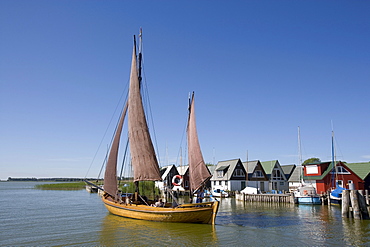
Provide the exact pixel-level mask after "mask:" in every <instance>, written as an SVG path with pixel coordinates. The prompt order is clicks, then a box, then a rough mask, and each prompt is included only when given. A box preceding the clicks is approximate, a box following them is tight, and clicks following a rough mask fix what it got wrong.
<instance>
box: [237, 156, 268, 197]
mask: <svg viewBox="0 0 370 247" xmlns="http://www.w3.org/2000/svg"><path fill="white" fill-rule="evenodd" d="M243 165H244V167H245V169H246V171H247V173H248V179H247V181H246V184H245V186H244V187H243V184H242V189H243V188H245V187H254V188H257V189H258V190H259V191H260V192H262V193H263V192H266V191H267V190H268V188H269V186H268V184H269V179H268V176H267V175H266V173H265V171H264V170H263V167H262V165H261V162H260V161H259V160H254V161H248V162H243Z"/></svg>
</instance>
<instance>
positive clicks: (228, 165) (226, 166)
mask: <svg viewBox="0 0 370 247" xmlns="http://www.w3.org/2000/svg"><path fill="white" fill-rule="evenodd" d="M238 162H240V163H241V164H242V162H241V160H240V159H233V160H225V161H219V162H218V163H217V166H216V169H215V171H214V172H213V174H212V175H213V176H212V178H211V180H227V181H228V180H230V178H231V176H232V173H233V171H234V170H235V167H236V165H237V164H238ZM222 170H226V172H225V174H224V176H223V177H222V178H219V177H217V174H216V173H217V171H222Z"/></svg>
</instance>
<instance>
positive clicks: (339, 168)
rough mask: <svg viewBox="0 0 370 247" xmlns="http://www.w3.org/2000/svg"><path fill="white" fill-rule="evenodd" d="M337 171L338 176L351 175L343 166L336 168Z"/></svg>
mask: <svg viewBox="0 0 370 247" xmlns="http://www.w3.org/2000/svg"><path fill="white" fill-rule="evenodd" d="M336 170H337V174H351V173H350V172H349V171H347V169H346V168H344V167H343V166H337V167H336Z"/></svg>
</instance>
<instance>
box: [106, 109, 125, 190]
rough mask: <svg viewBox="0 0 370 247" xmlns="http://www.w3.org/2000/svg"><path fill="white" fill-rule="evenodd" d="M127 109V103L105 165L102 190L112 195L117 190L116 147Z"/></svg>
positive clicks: (117, 146) (117, 147)
mask: <svg viewBox="0 0 370 247" xmlns="http://www.w3.org/2000/svg"><path fill="white" fill-rule="evenodd" d="M126 111H127V103H126V105H125V108H124V109H123V111H122V115H121V118H120V120H119V123H118V126H117V129H116V133H115V136H114V139H113V143H112V147H111V149H110V152H109V156H108V162H107V167H106V169H105V174H104V190H105V191H106V192H107V193H108V194H110V195H111V196H113V197H116V195H117V192H118V187H117V158H118V149H119V143H120V139H121V133H122V127H123V122H124V120H125V116H126Z"/></svg>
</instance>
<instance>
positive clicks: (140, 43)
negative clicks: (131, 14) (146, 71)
mask: <svg viewBox="0 0 370 247" xmlns="http://www.w3.org/2000/svg"><path fill="white" fill-rule="evenodd" d="M135 43H136V41H135ZM135 46H136V44H135ZM142 50H143V30H142V29H141V28H140V33H139V57H138V60H139V63H138V78H139V84H140V85H141V80H142V77H141V69H142V66H141V64H142V60H143V55H142Z"/></svg>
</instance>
